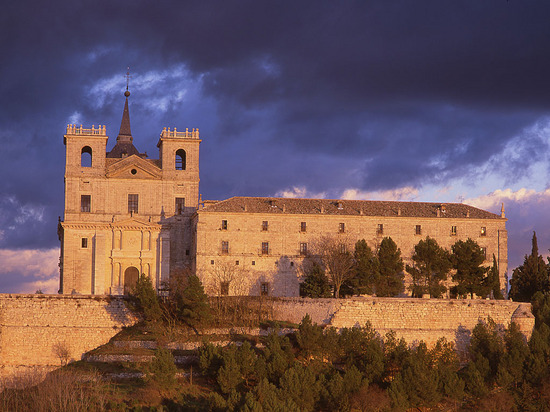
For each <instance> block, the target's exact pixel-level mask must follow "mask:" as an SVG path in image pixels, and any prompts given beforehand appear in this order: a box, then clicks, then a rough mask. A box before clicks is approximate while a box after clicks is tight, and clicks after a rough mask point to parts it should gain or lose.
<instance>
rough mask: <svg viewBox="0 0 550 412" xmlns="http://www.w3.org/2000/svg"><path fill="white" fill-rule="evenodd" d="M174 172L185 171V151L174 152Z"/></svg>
mask: <svg viewBox="0 0 550 412" xmlns="http://www.w3.org/2000/svg"><path fill="white" fill-rule="evenodd" d="M176 170H185V150H183V149H179V150H178V151H177V152H176Z"/></svg>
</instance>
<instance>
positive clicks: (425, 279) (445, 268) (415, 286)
mask: <svg viewBox="0 0 550 412" xmlns="http://www.w3.org/2000/svg"><path fill="white" fill-rule="evenodd" d="M412 260H413V262H414V265H413V266H409V265H407V272H409V273H410V274H411V276H412V279H413V283H412V285H411V287H410V288H411V292H412V295H413V296H414V297H418V298H420V297H422V295H424V294H429V295H430V296H431V297H434V298H439V297H441V296H442V295H443V293H445V291H446V290H447V288H446V287H445V286H444V285H442V282H444V281H446V280H447V275H448V274H449V271H450V270H451V266H452V265H451V255H450V254H449V252H448V251H447V250H445V249H444V248H442V247H440V246H439V245H438V244H437V241H436V240H435V239H432V238H431V237H429V236H428V237H426V240H421V241H420V242H418V244H417V245H416V246H415V247H414V254H413V255H412Z"/></svg>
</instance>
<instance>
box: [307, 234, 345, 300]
mask: <svg viewBox="0 0 550 412" xmlns="http://www.w3.org/2000/svg"><path fill="white" fill-rule="evenodd" d="M351 245H352V243H351V242H350V240H349V239H348V238H347V237H344V236H341V235H338V236H330V235H323V236H321V237H319V238H318V239H316V240H314V241H313V242H312V244H311V247H310V248H308V249H309V250H308V252H309V258H310V259H312V260H313V261H315V260H317V261H318V263H319V264H320V265H321V266H322V268H323V269H324V270H325V273H326V275H327V276H328V277H329V279H330V281H331V282H332V284H333V285H334V297H336V298H338V297H340V288H341V287H342V285H343V284H344V282H345V281H346V280H348V279H351V278H352V277H353V275H354V271H353V267H354V259H353V254H352V253H351V252H350V250H351ZM307 260H308V259H306V261H307ZM304 264H306V265H307V264H308V263H304Z"/></svg>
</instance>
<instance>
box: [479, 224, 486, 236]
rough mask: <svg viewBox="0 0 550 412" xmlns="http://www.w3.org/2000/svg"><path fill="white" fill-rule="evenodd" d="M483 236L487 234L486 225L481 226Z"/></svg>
mask: <svg viewBox="0 0 550 412" xmlns="http://www.w3.org/2000/svg"><path fill="white" fill-rule="evenodd" d="M480 235H481V236H487V228H486V227H485V226H482V227H481V233H480Z"/></svg>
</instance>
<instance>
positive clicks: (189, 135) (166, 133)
mask: <svg viewBox="0 0 550 412" xmlns="http://www.w3.org/2000/svg"><path fill="white" fill-rule="evenodd" d="M160 137H161V139H162V138H184V139H199V128H198V127H197V128H196V129H195V128H193V129H192V130H191V131H189V129H187V128H186V129H185V132H178V131H177V129H176V128H175V127H174V130H170V128H166V127H164V128H163V129H162V132H161V133H160Z"/></svg>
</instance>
